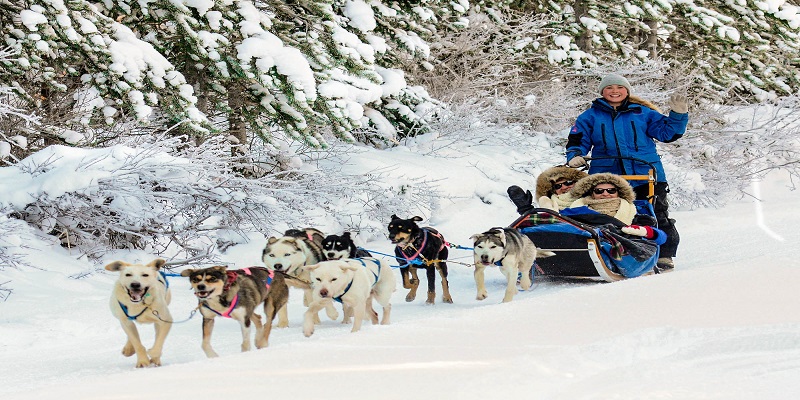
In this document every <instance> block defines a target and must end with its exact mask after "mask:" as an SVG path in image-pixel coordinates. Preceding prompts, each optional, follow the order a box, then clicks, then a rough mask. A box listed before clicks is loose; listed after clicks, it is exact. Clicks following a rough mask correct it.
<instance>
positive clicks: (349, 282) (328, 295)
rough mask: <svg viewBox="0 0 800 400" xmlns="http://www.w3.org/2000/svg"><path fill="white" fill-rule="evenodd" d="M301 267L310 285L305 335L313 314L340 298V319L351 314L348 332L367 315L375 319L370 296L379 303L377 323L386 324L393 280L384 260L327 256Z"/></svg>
mask: <svg viewBox="0 0 800 400" xmlns="http://www.w3.org/2000/svg"><path fill="white" fill-rule="evenodd" d="M305 268H306V269H307V270H308V271H309V273H310V276H311V284H312V286H313V298H312V301H311V304H310V305H309V306H308V310H307V311H306V314H305V319H304V322H303V334H304V335H306V337H308V336H311V335H312V334H313V333H314V316H315V315H317V313H318V312H319V310H321V309H322V308H323V307H326V306H327V305H329V304H331V303H333V302H334V301H337V302H341V303H342V306H343V308H344V320H343V321H342V323H348V322H349V320H350V316H351V315H352V316H353V329H352V330H351V332H357V331H358V330H359V329H361V322H362V321H363V319H364V317H365V316H369V318H370V319H371V320H372V323H373V324H377V323H378V313H376V312H375V310H374V309H373V308H372V300H373V299H375V300H376V301H377V302H378V304H380V305H381V306H382V307H383V316H382V318H381V319H380V324H381V325H388V324H389V321H390V315H391V311H392V304H391V298H392V293H393V292H394V291H395V286H396V280H395V277H394V274H393V273H392V270H391V267H389V264H387V263H386V262H385V261H383V260H378V259H375V258H355V259H342V260H330V261H322V262H320V263H319V264H314V265H309V266H306V267H305Z"/></svg>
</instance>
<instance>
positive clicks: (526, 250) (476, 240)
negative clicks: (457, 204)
mask: <svg viewBox="0 0 800 400" xmlns="http://www.w3.org/2000/svg"><path fill="white" fill-rule="evenodd" d="M470 239H472V241H473V248H474V250H473V253H474V258H475V271H474V272H473V275H474V278H475V284H476V286H477V287H478V295H477V299H478V300H483V299H485V298H486V297H488V296H489V294H488V292H487V291H486V285H485V284H484V270H486V267H488V266H492V265H495V264H497V265H499V266H500V272H502V273H503V275H504V276H505V277H506V281H507V283H506V293H505V296H504V297H503V302H504V303H505V302H509V301H511V300H512V299H513V298H514V295H515V294H516V293H517V276H518V275H519V274H520V273H521V274H522V278H521V280H520V286H521V287H522V289H523V290H528V289H530V287H531V268H532V267H533V263H534V261H536V258H537V257H542V258H544V257H550V256H554V255H555V253H552V252H549V251H541V250H538V249H537V248H536V246H535V245H534V244H533V242H532V241H531V239H530V238H528V237H527V236H526V235H523V234H521V233H520V232H519V231H517V230H516V229H511V228H492V229H489V230H488V231H486V232H483V233H479V234H475V235H472V236H471V237H470Z"/></svg>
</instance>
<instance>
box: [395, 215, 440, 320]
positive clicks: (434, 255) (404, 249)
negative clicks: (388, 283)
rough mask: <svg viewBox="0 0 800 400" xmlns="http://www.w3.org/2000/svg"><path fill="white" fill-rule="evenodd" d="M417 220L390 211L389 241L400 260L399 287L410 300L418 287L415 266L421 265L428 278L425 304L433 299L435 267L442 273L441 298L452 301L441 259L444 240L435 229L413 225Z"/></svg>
mask: <svg viewBox="0 0 800 400" xmlns="http://www.w3.org/2000/svg"><path fill="white" fill-rule="evenodd" d="M419 221H422V218H421V217H413V218H410V219H402V218H400V217H398V216H397V215H394V214H392V222H390V223H389V240H391V241H392V243H394V244H396V245H397V247H395V248H394V254H395V255H397V259H398V261H399V263H400V276H401V277H402V278H403V287H404V288H406V289H411V290H410V291H409V292H408V295H406V301H414V298H416V297H417V288H418V287H419V279H418V278H417V268H425V273H426V276H427V278H428V300H426V301H425V303H427V304H433V303H434V299H435V298H436V289H435V287H436V284H435V283H434V281H433V280H434V279H435V274H436V270H439V275H441V276H442V292H443V293H442V301H443V302H445V303H452V302H453V298H452V297H450V286H449V284H448V283H447V263H446V262H445V261H447V255H448V248H447V243H446V242H445V240H444V237H442V235H441V234H440V233H439V232H438V231H436V229H433V228H430V227H424V228H420V227H419V225H417V222H419ZM409 275H410V276H409Z"/></svg>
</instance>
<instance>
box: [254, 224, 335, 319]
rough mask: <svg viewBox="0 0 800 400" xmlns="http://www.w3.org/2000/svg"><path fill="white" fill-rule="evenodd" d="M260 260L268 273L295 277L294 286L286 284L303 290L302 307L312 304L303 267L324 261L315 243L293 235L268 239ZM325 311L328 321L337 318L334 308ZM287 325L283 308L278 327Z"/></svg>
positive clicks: (320, 250)
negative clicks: (273, 272)
mask: <svg viewBox="0 0 800 400" xmlns="http://www.w3.org/2000/svg"><path fill="white" fill-rule="evenodd" d="M261 260H262V261H263V262H264V265H266V267H267V268H268V269H270V270H275V271H280V272H284V273H286V274H287V275H290V276H294V277H296V278H298V280H297V281H296V283H295V281H288V282H287V284H289V286H293V287H297V288H300V289H303V290H304V292H303V305H305V306H308V305H309V304H311V289H310V288H311V285H310V282H309V280H308V279H309V275H308V271H307V270H305V269H304V268H303V267H304V266H306V265H311V264H316V263H318V262H320V261H324V260H325V255H324V254H323V251H322V248H321V247H320V246H319V244H318V243H317V242H316V241H315V240H308V239H306V238H302V237H295V236H283V237H280V238H276V237H271V238H269V239H267V245H266V247H264V251H263V252H262V254H261ZM325 311H326V313H327V315H328V317H329V318H330V319H334V320H335V319H337V318H339V312H338V311H336V308H335V307H333V305H330V306H329V307H326V309H325ZM315 322H317V323H319V316H317V317H316V321H315ZM287 326H289V316H288V312H287V310H286V308H285V307H284V308H282V309H281V310H280V312H279V314H278V327H279V328H285V327H287Z"/></svg>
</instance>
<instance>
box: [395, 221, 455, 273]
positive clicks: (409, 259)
mask: <svg viewBox="0 0 800 400" xmlns="http://www.w3.org/2000/svg"><path fill="white" fill-rule="evenodd" d="M420 230H422V244H420V245H419V246H417V249H418V250H417V252H416V253H414V255H412V256H411V257H409V256H407V255H406V252H405V251H403V248H402V247H400V246H397V247H398V248H399V249H400V254H402V255H403V258H405V259H406V263H408V264H426V265H427V264H428V262H427V260H425V259H424V257H422V250H424V249H425V245H426V244H427V243H428V232H429V231H430V230H429V229H427V228H420ZM430 233H431V235H433V236H436V237H438V238H439V239H441V240H442V245H441V246H439V250H437V251H436V253H437V254H438V253H439V252H440V251H442V249H444V248H445V246H447V245H448V244H449V243H447V242H446V241H445V240H444V237H442V235H441V234H440V233H439V232H433V231H430ZM412 248H413V246H412ZM417 259H422V260H423V262H422V263H420V262H418V261H415V260H417Z"/></svg>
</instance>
